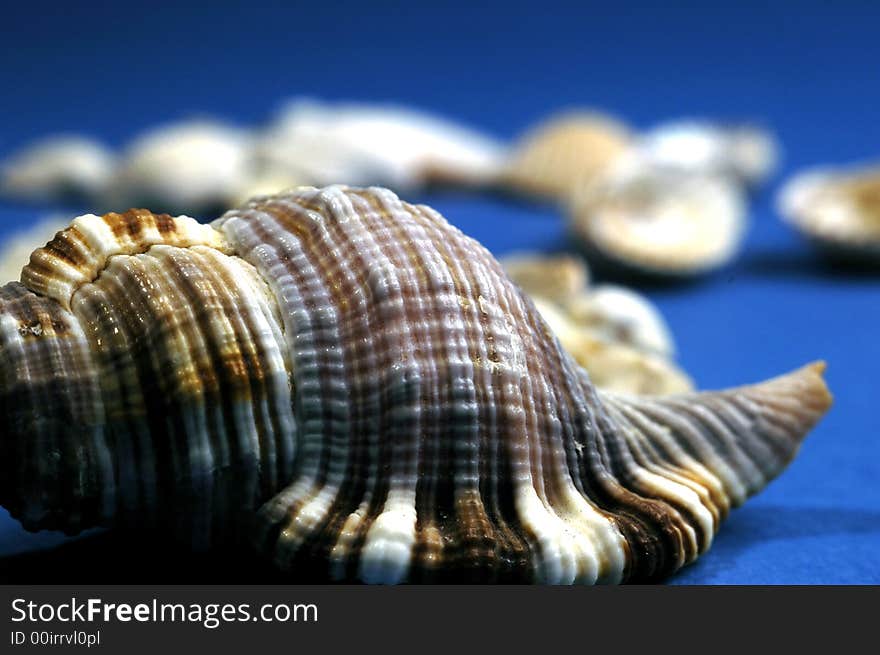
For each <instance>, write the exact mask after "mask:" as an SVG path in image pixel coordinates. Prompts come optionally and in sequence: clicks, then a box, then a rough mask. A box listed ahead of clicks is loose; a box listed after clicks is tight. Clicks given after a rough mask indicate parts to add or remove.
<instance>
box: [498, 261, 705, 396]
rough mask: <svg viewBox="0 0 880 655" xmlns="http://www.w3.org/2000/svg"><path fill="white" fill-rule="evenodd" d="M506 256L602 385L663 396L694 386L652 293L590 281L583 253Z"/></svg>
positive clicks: (512, 272)
mask: <svg viewBox="0 0 880 655" xmlns="http://www.w3.org/2000/svg"><path fill="white" fill-rule="evenodd" d="M501 263H502V265H503V266H504V269H505V271H506V272H507V274H508V275H509V276H510V278H511V280H513V282H515V283H516V284H517V285H518V286H519V287H520V288H521V289H522V290H523V291H524V292H525V293H527V294H528V295H529V296H530V297H531V299H532V301H533V302H534V303H535V307H537V309H538V311H539V312H540V313H541V316H542V317H543V318H544V320H545V321H547V324H548V325H549V326H550V329H551V330H552V331H553V334H554V335H555V336H556V337H557V338H558V339H559V341H560V343H561V344H562V347H563V348H565V350H566V351H567V352H568V353H569V354H570V355H571V356H572V357H574V359H575V360H576V361H577V362H578V364H580V365H581V366H583V367H584V368H585V369H586V371H587V372H588V373H589V374H590V379H591V380H592V382H593V384H595V385H596V386H598V387H600V388H603V389H610V390H614V391H620V392H628V393H636V394H660V395H662V394H670V393H681V392H684V391H691V390H693V382H692V381H691V380H690V378H689V377H688V376H687V375H686V374H685V373H684V372H683V371H681V370H680V369H679V368H678V367H677V366H676V365H675V363H674V361H673V358H674V355H675V345H674V343H673V340H672V336H671V334H670V332H669V328H668V327H667V326H666V323H665V321H664V320H663V317H662V316H661V315H660V312H659V311H658V310H657V309H656V308H655V307H654V306H653V305H652V304H651V302H650V301H649V300H648V299H647V298H645V297H643V296H641V295H640V294H638V293H636V292H634V291H630V290H628V289H625V288H623V287H617V286H613V285H607V284H603V285H598V286H588V280H589V273H588V271H587V268H586V265H585V264H584V263H583V260H582V259H581V258H577V257H573V256H569V255H544V254H541V253H525V252H521V253H515V254H512V255H509V256H507V257H505V258H503V259H502V260H501Z"/></svg>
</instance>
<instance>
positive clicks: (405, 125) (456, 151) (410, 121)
mask: <svg viewBox="0 0 880 655" xmlns="http://www.w3.org/2000/svg"><path fill="white" fill-rule="evenodd" d="M260 152H261V155H262V160H263V163H264V165H265V167H266V168H267V169H268V170H270V171H274V172H276V174H280V173H283V174H286V175H289V176H291V177H292V179H293V180H306V181H308V182H309V183H312V184H328V183H332V182H346V183H348V184H383V185H386V186H391V187H393V188H395V189H400V190H411V189H415V188H418V187H421V186H424V185H425V184H426V183H429V182H432V181H447V180H448V181H455V182H459V183H464V184H466V185H475V186H476V185H481V184H484V183H486V181H487V180H489V179H493V178H495V177H496V176H497V174H498V170H499V167H500V166H501V163H502V161H503V156H504V155H505V153H506V148H505V147H503V146H502V145H501V144H500V143H498V142H497V141H495V140H494V139H491V138H490V137H488V136H486V135H484V134H481V133H479V132H477V131H475V130H472V129H469V128H466V127H463V126H461V125H458V124H456V123H454V122H452V121H449V120H446V119H442V118H439V117H437V116H433V115H431V114H427V113H423V112H420V111H416V110H412V109H408V108H404V107H399V106H394V105H381V104H377V105H371V104H363V103H336V104H328V103H321V102H317V101H314V100H306V99H299V100H295V101H291V102H290V103H289V104H288V105H287V106H286V107H284V108H283V109H282V110H281V112H279V115H278V117H277V119H276V120H275V123H274V124H273V125H271V126H270V127H269V129H268V130H267V133H266V135H265V136H264V137H263V138H262V139H261V146H260Z"/></svg>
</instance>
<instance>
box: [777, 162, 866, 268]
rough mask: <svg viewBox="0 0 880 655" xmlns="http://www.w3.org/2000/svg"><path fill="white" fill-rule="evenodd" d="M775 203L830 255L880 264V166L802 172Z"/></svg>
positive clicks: (787, 217)
mask: <svg viewBox="0 0 880 655" xmlns="http://www.w3.org/2000/svg"><path fill="white" fill-rule="evenodd" d="M777 204H778V207H779V211H780V213H781V214H782V216H783V218H784V219H785V220H787V221H788V222H789V223H790V224H792V225H793V226H795V227H796V228H797V229H799V230H800V231H801V232H803V233H804V234H805V235H806V236H808V237H809V238H810V239H811V240H812V241H813V242H814V243H816V244H817V245H819V246H821V247H823V248H825V249H826V250H827V251H828V252H829V253H831V254H836V255H844V256H848V257H852V256H855V257H857V258H859V259H863V260H866V261H874V262H880V166H878V165H874V166H869V167H863V168H860V169H858V170H833V169H832V170H814V171H807V172H804V173H800V174H798V175H796V176H794V177H793V178H792V179H791V180H790V181H788V182H787V183H786V184H785V186H784V187H783V188H782V190H781V191H780V192H779V196H778V201H777Z"/></svg>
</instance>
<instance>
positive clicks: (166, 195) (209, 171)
mask: <svg viewBox="0 0 880 655" xmlns="http://www.w3.org/2000/svg"><path fill="white" fill-rule="evenodd" d="M253 175H254V157H253V138H252V135H251V134H250V133H249V132H247V131H245V130H241V129H238V128H235V127H231V126H229V125H226V124H224V123H220V122H217V121H212V120H201V119H199V120H186V121H181V122H179V123H172V124H170V125H166V126H163V127H159V128H156V129H153V130H151V131H149V132H146V133H145V134H143V135H142V136H140V137H138V138H137V139H135V141H134V142H132V144H131V145H130V146H129V147H128V148H127V149H126V151H125V155H124V157H123V159H122V163H121V167H120V169H119V171H118V172H117V174H116V176H115V178H114V180H113V186H112V188H111V189H110V190H109V191H108V193H107V195H106V198H105V199H104V201H105V203H106V204H109V205H113V206H126V207H130V206H132V205H134V206H138V205H143V204H147V205H151V206H153V207H156V208H157V209H160V210H162V211H171V212H198V211H204V210H210V209H213V208H223V207H226V206H227V204H228V200H229V195H230V193H231V190H232V189H236V188H238V187H239V186H240V185H241V183H242V180H245V179H248V178H249V177H251V176H253Z"/></svg>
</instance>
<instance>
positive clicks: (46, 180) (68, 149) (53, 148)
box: [0, 136, 114, 200]
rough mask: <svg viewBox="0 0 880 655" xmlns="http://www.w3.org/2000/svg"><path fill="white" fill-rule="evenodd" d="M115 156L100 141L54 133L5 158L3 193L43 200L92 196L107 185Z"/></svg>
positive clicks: (1, 179) (0, 178)
mask: <svg viewBox="0 0 880 655" xmlns="http://www.w3.org/2000/svg"><path fill="white" fill-rule="evenodd" d="M113 164H114V157H113V155H112V154H111V153H110V151H109V150H107V149H106V148H105V147H104V146H102V145H101V144H100V143H98V142H97V141H94V140H92V139H88V138H86V137H82V136H52V137H48V138H46V139H42V140H40V141H37V142H35V143H33V144H31V145H29V146H26V147H25V148H23V149H22V150H20V151H19V152H17V153H15V154H13V155H12V156H10V157H9V158H8V159H7V160H6V161H5V162H3V165H2V170H0V189H2V192H3V194H5V195H8V196H12V197H20V198H30V199H38V200H43V199H47V198H54V197H59V196H69V195H70V196H90V195H93V194H95V193H97V192H99V191H101V190H102V189H104V187H105V186H106V185H107V181H108V179H109V178H110V175H111V173H112V170H113Z"/></svg>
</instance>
